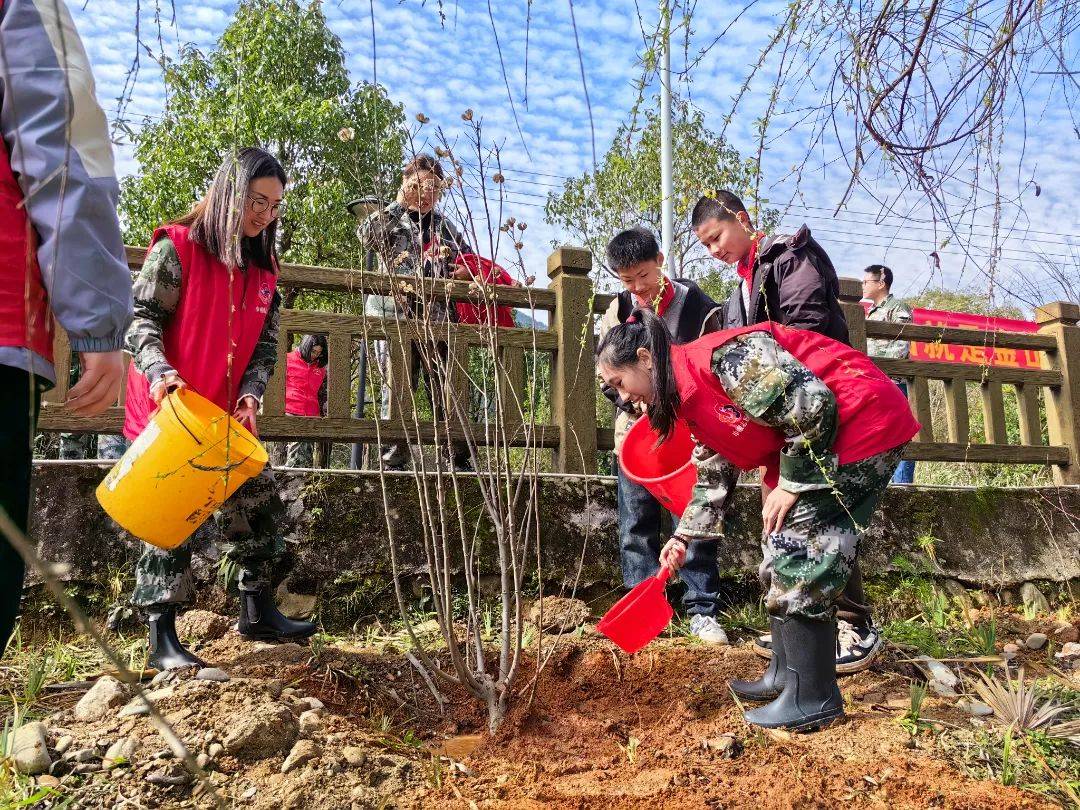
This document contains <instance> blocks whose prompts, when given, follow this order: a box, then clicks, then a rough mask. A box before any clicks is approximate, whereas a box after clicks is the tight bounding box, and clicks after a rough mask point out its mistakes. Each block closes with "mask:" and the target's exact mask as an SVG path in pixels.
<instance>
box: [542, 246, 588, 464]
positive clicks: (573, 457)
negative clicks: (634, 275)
mask: <svg viewBox="0 0 1080 810" xmlns="http://www.w3.org/2000/svg"><path fill="white" fill-rule="evenodd" d="M591 269H592V256H591V255H590V254H589V251H587V250H584V249H582V248H572V247H560V248H557V249H556V250H555V251H554V252H553V253H552V254H551V255H550V256H548V278H550V279H551V289H552V291H553V292H554V293H555V311H554V312H553V313H552V317H551V329H552V331H554V332H555V335H556V339H557V348H556V349H555V357H554V362H553V363H552V371H551V382H552V386H551V388H552V390H551V414H552V417H553V421H554V423H555V426H556V427H557V428H558V431H559V449H558V452H557V453H556V455H555V469H556V471H557V472H563V473H586V474H595V473H596V366H595V364H594V359H593V354H594V350H595V338H594V336H593V329H592V306H591V304H592V291H593V287H592V280H591V279H590V278H589V271H590V270H591Z"/></svg>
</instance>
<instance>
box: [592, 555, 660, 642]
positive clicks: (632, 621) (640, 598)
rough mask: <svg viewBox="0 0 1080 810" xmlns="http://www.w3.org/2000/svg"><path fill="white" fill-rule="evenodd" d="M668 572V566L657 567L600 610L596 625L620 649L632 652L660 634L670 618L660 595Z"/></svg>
mask: <svg viewBox="0 0 1080 810" xmlns="http://www.w3.org/2000/svg"><path fill="white" fill-rule="evenodd" d="M670 576H671V569H670V568H661V569H660V573H659V574H657V575H656V576H655V577H649V578H648V579H647V580H645V581H644V582H639V583H638V584H637V585H635V586H634V588H633V590H631V591H630V593H628V594H627V595H626V596H624V597H623V598H622V599H620V600H619V601H618V602H616V603H615V605H614V607H612V608H611V610H609V611H608V612H607V613H605V614H604V618H602V619H601V620H600V623H599V624H598V625H596V629H597V630H599V631H600V632H601V633H603V634H604V635H605V636H607V637H608V638H610V639H611V640H612V641H614V642H615V643H616V644H617V645H618V646H619V649H621V650H622V651H623V652H627V653H636V652H637V651H638V650H640V649H641V648H642V647H644V646H645V645H646V644H648V643H649V642H650V641H652V640H653V639H654V638H656V637H657V636H658V635H660V633H662V632H663V630H664V628H665V627H667V626H668V622H670V621H671V616H672V610H671V605H669V604H668V600H667V597H666V596H665V595H664V590H665V585H666V584H667V581H668V577H670Z"/></svg>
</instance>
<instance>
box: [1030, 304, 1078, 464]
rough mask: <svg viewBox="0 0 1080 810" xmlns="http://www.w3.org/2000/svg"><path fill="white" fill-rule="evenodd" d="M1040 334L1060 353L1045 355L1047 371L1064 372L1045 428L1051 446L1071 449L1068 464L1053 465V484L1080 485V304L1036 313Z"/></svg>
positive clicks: (1049, 401) (1050, 395)
mask: <svg viewBox="0 0 1080 810" xmlns="http://www.w3.org/2000/svg"><path fill="white" fill-rule="evenodd" d="M1035 321H1036V322H1037V323H1038V324H1039V332H1040V333H1041V334H1044V335H1052V336H1053V337H1054V339H1055V340H1057V350H1056V351H1054V352H1043V366H1044V368H1053V369H1056V370H1057V371H1060V372H1061V387H1060V388H1047V389H1045V390H1046V426H1047V429H1048V433H1049V434H1050V444H1052V445H1053V444H1058V445H1064V446H1065V447H1067V448H1069V463H1068V464H1067V465H1066V464H1059V465H1054V482H1055V483H1057V484H1059V485H1063V484H1080V326H1077V323H1078V322H1080V305H1077V304H1073V303H1071V302H1068V301H1055V302H1054V303H1052V304H1043V306H1041V307H1037V308H1036V310H1035Z"/></svg>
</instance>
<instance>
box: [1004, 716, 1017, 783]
mask: <svg viewBox="0 0 1080 810" xmlns="http://www.w3.org/2000/svg"><path fill="white" fill-rule="evenodd" d="M1012 733H1013V730H1012V726H1010V727H1009V728H1007V729H1005V734H1004V735H1002V737H1001V784H1003V785H1015V784H1016V766H1015V765H1014V763H1013V736H1012Z"/></svg>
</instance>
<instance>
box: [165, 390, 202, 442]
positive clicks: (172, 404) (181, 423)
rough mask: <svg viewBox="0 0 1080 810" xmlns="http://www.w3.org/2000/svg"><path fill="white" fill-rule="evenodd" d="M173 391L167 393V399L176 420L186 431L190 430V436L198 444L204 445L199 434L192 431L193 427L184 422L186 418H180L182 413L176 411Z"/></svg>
mask: <svg viewBox="0 0 1080 810" xmlns="http://www.w3.org/2000/svg"><path fill="white" fill-rule="evenodd" d="M177 390H179V389H177ZM173 393H175V392H173V391H170V392H169V393H168V394H166V395H165V401H166V402H168V403H169V407H170V408H172V412H173V416H174V417H175V418H176V421H177V422H179V423H180V427H182V428H183V429H184V430H186V431H187V432H188V435H189V436H190V437H191V438H192V439H194V440H195V444H197V445H199V446H200V447H201V446H202V442H201V441H199V437H198V436H196V435H195V434H194V433H192V432H191V428H189V427H188V426H187V425H185V424H184V420H183V419H181V418H180V414H178V413H177V412H176V403H175V402H173Z"/></svg>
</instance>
